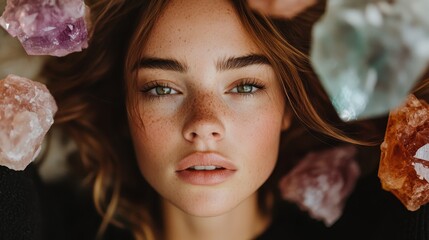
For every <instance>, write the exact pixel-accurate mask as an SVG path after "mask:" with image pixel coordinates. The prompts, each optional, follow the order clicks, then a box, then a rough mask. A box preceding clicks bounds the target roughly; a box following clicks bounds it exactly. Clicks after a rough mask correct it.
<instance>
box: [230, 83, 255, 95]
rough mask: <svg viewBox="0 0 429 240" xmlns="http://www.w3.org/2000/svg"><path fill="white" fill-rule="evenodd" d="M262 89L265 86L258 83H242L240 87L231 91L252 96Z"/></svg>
mask: <svg viewBox="0 0 429 240" xmlns="http://www.w3.org/2000/svg"><path fill="white" fill-rule="evenodd" d="M260 89H263V86H262V85H260V84H257V83H240V84H239V85H237V86H235V87H234V88H233V89H231V91H230V92H232V93H239V94H251V93H254V92H256V91H258V90H260Z"/></svg>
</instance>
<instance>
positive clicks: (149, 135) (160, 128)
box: [133, 111, 177, 175]
mask: <svg viewBox="0 0 429 240" xmlns="http://www.w3.org/2000/svg"><path fill="white" fill-rule="evenodd" d="M141 119H142V121H143V124H144V128H135V127H133V131H135V132H134V133H133V136H134V137H133V138H134V146H135V150H136V154H137V158H138V162H139V165H140V168H141V169H142V171H143V172H144V175H147V174H150V172H153V170H154V169H158V168H159V169H162V168H164V166H166V165H167V164H168V162H167V161H165V160H168V159H169V156H167V155H166V154H167V153H168V152H167V151H165V146H171V145H172V144H170V142H171V141H175V139H174V138H173V133H174V129H177V128H175V127H174V121H173V118H169V117H166V116H160V115H159V114H157V113H154V112H151V111H147V112H145V113H144V114H141ZM147 169H150V170H149V172H148V171H146V170H147ZM146 172H147V173H146Z"/></svg>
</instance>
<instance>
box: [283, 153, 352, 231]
mask: <svg viewBox="0 0 429 240" xmlns="http://www.w3.org/2000/svg"><path fill="white" fill-rule="evenodd" d="M355 154H356V148H355V147H353V146H342V147H336V148H333V149H328V150H324V151H320V152H312V153H309V154H307V155H306V156H305V157H304V158H303V159H302V160H301V161H300V162H299V163H298V164H297V166H296V167H294V168H293V169H292V170H291V171H290V173H288V174H287V175H286V176H284V177H283V178H282V179H281V180H280V183H279V188H280V191H281V194H282V197H283V198H284V199H285V200H288V201H291V202H294V203H296V204H297V205H298V206H299V207H300V208H301V209H302V210H304V211H307V212H308V213H309V214H310V216H311V217H312V218H314V219H317V220H322V221H323V222H324V223H325V225H326V226H331V225H332V224H334V223H335V222H336V221H337V220H338V219H339V218H340V217H341V215H342V211H343V208H344V204H345V201H346V198H347V197H348V196H349V194H350V193H351V192H352V190H353V188H354V186H355V183H356V180H357V178H358V177H359V175H360V170H359V166H358V165H357V163H356V162H355V159H354V156H355Z"/></svg>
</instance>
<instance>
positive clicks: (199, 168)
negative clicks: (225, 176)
mask: <svg viewBox="0 0 429 240" xmlns="http://www.w3.org/2000/svg"><path fill="white" fill-rule="evenodd" d="M216 168H218V167H216V166H193V167H191V169H195V170H215V169H216Z"/></svg>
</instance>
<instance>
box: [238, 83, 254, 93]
mask: <svg viewBox="0 0 429 240" xmlns="http://www.w3.org/2000/svg"><path fill="white" fill-rule="evenodd" d="M254 89H255V86H253V85H250V84H245V85H240V86H237V93H251V92H253V91H254Z"/></svg>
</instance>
